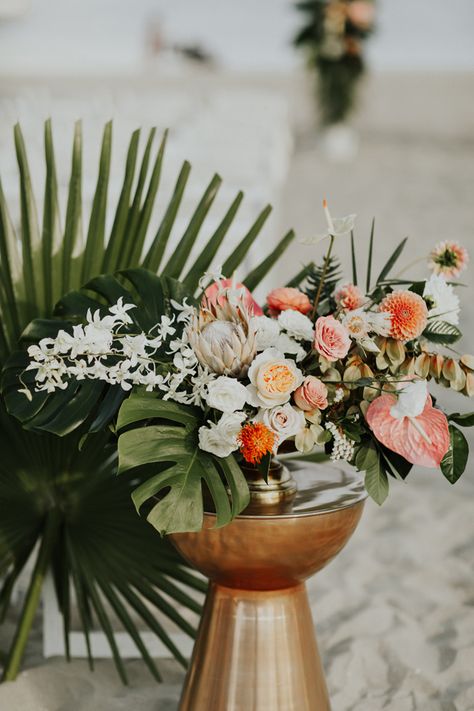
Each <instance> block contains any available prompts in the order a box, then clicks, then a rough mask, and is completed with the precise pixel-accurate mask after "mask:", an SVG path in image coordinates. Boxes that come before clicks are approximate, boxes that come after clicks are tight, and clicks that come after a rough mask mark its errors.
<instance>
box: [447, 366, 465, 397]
mask: <svg viewBox="0 0 474 711" xmlns="http://www.w3.org/2000/svg"><path fill="white" fill-rule="evenodd" d="M443 376H444V377H445V378H446V380H449V385H450V387H451V388H452V389H453V390H456V391H458V392H459V391H461V390H462V389H463V388H464V386H465V385H466V373H465V372H464V371H463V369H462V368H461V366H460V365H459V363H458V362H457V360H455V359H454V358H447V359H446V361H445V362H444V365H443Z"/></svg>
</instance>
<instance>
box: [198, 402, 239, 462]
mask: <svg viewBox="0 0 474 711" xmlns="http://www.w3.org/2000/svg"><path fill="white" fill-rule="evenodd" d="M245 417H246V415H245V413H244V412H233V413H231V414H225V415H222V417H221V419H220V420H219V422H218V423H217V424H216V423H214V422H209V427H205V426H202V427H200V428H199V448H200V449H202V450H203V451H204V452H209V453H210V454H214V455H215V456H216V457H221V458H225V457H228V456H229V454H232V452H235V450H236V449H238V447H239V443H238V441H237V437H238V436H239V432H240V430H241V429H242V422H243V421H244V420H245Z"/></svg>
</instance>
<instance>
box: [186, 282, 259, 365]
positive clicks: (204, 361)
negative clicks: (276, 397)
mask: <svg viewBox="0 0 474 711" xmlns="http://www.w3.org/2000/svg"><path fill="white" fill-rule="evenodd" d="M233 296H235V292H232V291H231V290H229V293H228V294H227V298H225V299H224V298H222V297H221V298H220V299H219V303H217V302H215V301H214V302H212V301H210V300H208V299H206V298H205V299H203V302H202V304H201V309H200V311H199V313H196V315H195V317H194V319H193V320H192V321H191V323H190V325H189V328H188V337H189V342H190V344H191V346H192V348H193V350H194V352H195V354H196V357H197V359H198V360H199V362H200V363H201V365H203V366H205V367H206V368H208V369H209V370H211V371H212V372H213V373H217V374H218V375H228V376H233V377H235V378H239V377H244V376H245V375H246V374H247V371H248V369H249V366H250V364H251V362H252V361H253V359H254V358H255V355H256V352H257V347H256V332H255V329H254V328H253V327H251V326H250V314H249V312H248V310H247V307H246V306H245V304H244V302H243V300H242V299H239V298H236V299H234V298H232V297H233Z"/></svg>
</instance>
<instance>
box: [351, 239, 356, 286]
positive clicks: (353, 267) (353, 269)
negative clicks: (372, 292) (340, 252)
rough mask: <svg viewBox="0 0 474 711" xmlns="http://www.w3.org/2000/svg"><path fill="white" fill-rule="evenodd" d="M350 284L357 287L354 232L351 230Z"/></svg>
mask: <svg viewBox="0 0 474 711" xmlns="http://www.w3.org/2000/svg"><path fill="white" fill-rule="evenodd" d="M351 262H352V283H353V284H355V285H356V286H357V260H356V255H355V245H354V231H353V230H351Z"/></svg>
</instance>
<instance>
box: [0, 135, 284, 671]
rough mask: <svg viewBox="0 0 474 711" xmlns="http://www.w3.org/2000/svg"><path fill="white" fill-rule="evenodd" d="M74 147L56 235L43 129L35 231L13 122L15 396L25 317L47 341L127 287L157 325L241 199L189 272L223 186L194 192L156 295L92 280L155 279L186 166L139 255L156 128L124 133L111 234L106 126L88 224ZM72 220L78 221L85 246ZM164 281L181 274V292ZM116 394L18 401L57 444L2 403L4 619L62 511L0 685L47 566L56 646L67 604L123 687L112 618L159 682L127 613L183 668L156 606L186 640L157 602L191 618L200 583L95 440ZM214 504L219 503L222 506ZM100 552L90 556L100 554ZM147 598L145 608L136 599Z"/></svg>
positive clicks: (153, 195) (3, 274) (213, 251)
mask: <svg viewBox="0 0 474 711" xmlns="http://www.w3.org/2000/svg"><path fill="white" fill-rule="evenodd" d="M82 143H83V140H82V128H81V124H80V122H78V123H76V125H75V128H74V139H73V145H72V159H71V173H70V180H69V188H68V194H67V202H66V206H65V210H64V227H62V225H61V220H60V207H61V206H60V205H59V198H58V186H57V177H56V176H57V171H56V159H55V152H54V145H53V132H52V127H51V122H50V121H48V122H46V124H45V163H46V180H45V185H44V196H43V214H42V216H41V222H40V216H39V215H38V212H39V211H38V209H37V203H36V200H35V197H34V194H33V187H32V185H31V178H30V173H29V168H28V160H27V152H26V147H25V144H24V140H23V136H22V133H21V129H20V127H19V126H17V127H15V146H16V152H17V159H18V167H19V175H20V206H21V225H20V229H19V231H18V232H16V231H15V229H14V227H13V221H12V219H11V217H10V214H9V210H8V206H7V202H6V199H5V196H4V193H3V191H2V188H1V184H0V314H1V319H0V365H2V366H3V365H4V364H5V363H6V361H7V360H9V359H10V361H9V368H8V369H7V370H6V371H5V374H4V386H5V388H6V390H10V389H11V388H12V387H13V381H12V377H13V373H14V370H15V368H16V367H21V362H22V357H23V356H21V354H20V355H15V356H12V353H13V351H15V349H16V347H17V346H16V344H17V342H18V339H19V337H20V335H21V333H22V332H23V331H24V330H25V327H27V326H28V323H29V322H30V321H31V320H32V319H35V320H34V321H33V322H32V323H31V324H30V325H29V326H28V328H26V330H25V332H24V341H25V342H28V339H33V340H34V339H35V338H38V337H41V334H44V333H45V332H48V329H50V332H52V331H54V329H56V330H57V328H58V326H59V323H60V319H61V318H64V317H65V316H67V317H68V318H69V317H71V318H73V317H74V315H75V316H76V317H78V316H80V315H81V314H83V313H84V309H87V308H88V307H89V306H94V305H95V307H97V304H98V302H99V306H100V305H101V304H104V303H106V302H107V301H110V300H112V299H113V300H116V299H117V298H118V295H120V294H123V293H124V292H125V293H126V295H127V298H128V297H130V299H131V298H132V294H135V295H136V293H137V290H138V292H140V290H141V291H142V292H143V290H145V292H146V293H147V294H148V297H149V298H147V303H146V308H144V310H143V313H144V318H146V319H147V320H148V323H150V324H151V321H152V320H153V319H155V321H154V322H156V314H157V313H158V312H159V310H160V308H162V306H163V304H162V301H161V299H162V298H163V290H165V291H166V290H168V291H167V293H170V292H169V290H170V289H175V293H176V294H177V295H178V294H179V298H182V297H183V295H184V294H185V293H188V294H192V292H193V291H194V290H195V289H196V288H197V282H198V279H199V276H200V275H201V273H202V271H204V270H205V269H207V268H208V267H209V266H210V264H211V262H212V260H213V258H214V257H215V256H216V255H217V253H218V252H219V251H220V250H221V248H222V246H223V244H224V242H225V239H224V238H225V235H226V233H227V231H228V229H229V228H230V226H231V225H232V223H233V222H234V219H235V217H236V214H237V210H238V208H239V206H240V204H241V202H242V199H243V195H242V193H239V194H238V196H237V198H236V199H235V200H234V201H233V202H232V204H231V205H230V207H229V208H228V210H227V212H226V214H225V216H224V218H223V219H222V221H221V223H220V224H219V226H218V227H217V229H214V231H213V232H212V233H211V234H209V236H208V238H207V247H206V248H205V250H204V251H203V253H202V256H201V257H199V258H198V260H197V261H196V262H195V263H194V264H188V262H189V259H188V257H189V252H190V249H191V247H192V246H193V245H194V244H195V243H196V240H197V239H198V237H200V236H201V235H202V234H203V233H205V232H206V230H207V228H206V220H207V216H208V214H209V212H210V210H211V208H212V204H213V202H214V198H215V196H216V191H217V189H218V186H219V184H220V178H218V177H217V176H215V177H214V178H213V179H212V180H211V182H210V184H209V186H208V188H207V189H206V191H204V194H203V197H202V198H201V200H198V203H197V206H196V208H195V210H194V213H193V214H192V217H191V219H190V221H189V223H188V227H187V228H186V231H185V232H184V234H183V235H182V238H181V241H180V242H178V248H177V249H176V251H175V252H174V253H171V256H169V257H168V261H167V263H166V267H165V268H164V270H162V273H163V275H164V278H163V279H162V280H161V283H162V289H161V290H160V288H157V287H156V281H155V280H154V277H153V274H150V272H149V271H143V270H139V271H136V272H133V271H132V272H130V271H129V272H128V283H127V281H126V279H125V278H123V277H120V278H119V279H115V278H113V277H107V276H102V277H100V276H99V275H100V274H107V273H109V274H110V273H113V272H116V271H117V270H130V268H131V267H135V268H137V267H145V268H146V269H148V270H151V271H153V272H156V271H158V269H159V268H160V266H161V264H162V262H163V259H164V257H165V256H166V253H167V250H168V248H169V240H170V236H171V234H172V232H173V228H174V227H175V224H176V221H177V219H178V218H180V216H181V212H182V205H183V197H184V195H185V189H186V185H187V182H188V178H189V174H190V170H191V166H190V164H189V163H187V162H185V163H184V164H183V167H182V168H181V170H180V172H179V175H178V178H177V181H176V185H175V189H174V191H173V193H172V195H171V198H170V200H169V202H168V204H167V205H166V206H165V207H164V210H163V215H162V217H161V221H160V224H159V227H158V229H157V232H156V234H155V236H154V238H153V239H151V240H150V247H149V249H148V250H145V245H146V244H147V241H148V240H147V237H148V232H149V226H150V223H151V217H152V214H153V212H154V205H155V202H156V199H157V197H158V193H159V183H160V175H161V172H162V165H163V161H164V152H165V144H166V134H165V135H164V137H163V139H162V141H161V143H160V145H159V146H158V148H157V150H156V151H155V149H154V143H155V130H154V129H152V131H151V132H150V134H149V135H148V138H147V141H146V146H145V149H144V152H143V154H142V155H141V156H140V145H139V143H140V132H139V131H135V132H134V133H133V134H132V136H131V139H130V143H129V147H128V153H127V158H126V163H125V166H124V176H123V183H122V187H121V191H120V194H119V196H118V199H117V202H116V205H115V208H114V210H113V212H114V214H113V216H112V217H113V219H112V220H111V223H112V228H111V232H110V234H106V232H105V230H106V224H107V223H108V220H107V219H106V217H107V211H108V209H109V207H108V204H110V196H109V180H110V159H111V151H112V126H111V124H107V125H106V126H105V128H104V134H103V141H102V147H101V152H100V157H99V171H98V176H97V183H96V188H95V193H94V196H93V200H92V210H91V214H90V216H89V217H87V215H86V216H84V212H83V204H82V202H83V201H82V175H83V167H82ZM270 209H271V208H270V207H266V208H265V209H264V210H263V212H262V213H261V214H260V215H259V216H258V217H257V219H256V222H255V223H254V224H253V225H252V227H251V228H250V229H249V230H248V231H247V233H246V234H245V235H244V237H243V239H242V241H241V242H240V244H239V245H238V246H237V248H236V249H235V250H234V251H233V252H232V253H231V254H230V255H224V256H225V257H226V261H225V268H226V270H227V271H228V272H229V273H233V272H234V271H235V270H236V269H238V268H239V266H240V264H241V262H242V260H243V259H244V257H245V256H246V254H247V252H248V250H249V249H250V247H251V245H252V244H253V242H254V240H255V239H256V238H257V236H258V234H259V233H260V231H261V229H262V227H263V225H264V223H265V221H266V218H267V216H268V214H269V212H270ZM83 222H84V223H85V224H87V233H86V238H85V240H84V237H83ZM40 224H41V228H40ZM289 241H290V238H289V236H288V235H287V236H286V237H285V238H284V240H283V241H282V242H281V243H279V244H278V245H277V246H276V248H275V251H274V252H273V253H272V254H271V255H269V256H268V257H266V258H265V260H264V262H262V265H260V268H259V269H258V270H257V271H256V272H254V273H252V274H250V275H249V279H250V281H251V283H252V285H254V286H256V285H257V283H258V282H259V281H260V279H261V278H263V276H264V275H265V273H266V271H267V269H269V268H270V267H271V266H272V265H273V264H274V262H275V261H276V259H277V258H278V257H279V256H280V255H281V253H282V252H283V250H284V247H286V245H287V244H288V243H289ZM19 246H20V247H19ZM170 277H174V278H175V279H182V280H183V281H184V286H183V285H180V284H178V283H177V282H174V281H173V279H171V278H170ZM155 279H156V278H155ZM84 283H87V284H88V290H86V291H81V292H79V291H77V290H78V289H79V287H80V286H81V284H84ZM71 292H72V293H71ZM91 294H92V295H91ZM63 295H67V296H65V297H64V298H63V299H62V300H61V302H60V304H59V306H58V308H57V309H56V316H55V319H54V320H53V321H52V320H51V318H52V316H53V313H52V308H53V305H54V304H55V303H57V302H58V300H59V299H60V298H61V297H63ZM58 319H59V320H58ZM154 322H153V323H154ZM23 362H24V361H23ZM92 385H93V384H92ZM97 399H99V400H100V404H101V407H99V408H98V411H97V412H96V413H95V416H94V417H93V418H92V421H88V423H87V426H88V429H89V430H90V431H92V432H98V434H97V435H94V436H93V437H89V438H88V439H87V440H86V441H85V442H84V440H83V433H84V431H85V430H84V423H83V420H82V419H81V417H80V416H78V412H79V413H80V412H81V411H82V410H83V409H89V408H91V407H92V404H93V403H94V402H96V401H97ZM122 399H123V394H122V393H118V392H117V391H116V390H115V391H114V390H113V389H111V390H109V391H108V392H107V393H102V392H101V390H100V388H99V389H97V388H94V387H92V388H89V389H87V388H84V389H82V388H81V389H80V390H78V391H77V392H74V393H71V392H67V393H64V395H63V397H62V398H61V399H60V400H58V401H55V402H52V401H49V400H48V398H47V397H46V398H39V399H38V400H36V401H35V406H34V407H35V408H36V409H35V411H34V413H33V411H32V410H31V409H30V410H29V409H28V408H29V405H28V404H27V403H26V402H23V403H22V404H21V406H20V405H18V409H16V410H15V412H16V415H17V416H19V418H20V419H24V420H25V421H28V420H29V419H31V418H32V417H33V414H34V415H35V416H37V418H38V419H37V424H38V428H39V426H40V425H41V423H42V424H43V425H44V424H46V425H47V428H49V429H50V431H51V432H56V431H60V430H61V431H63V432H64V430H65V429H66V431H68V432H69V434H66V435H65V436H64V437H62V438H59V437H57V436H55V435H54V434H48V433H45V432H44V431H43V432H42V433H41V434H38V433H37V432H36V431H33V430H24V429H22V428H21V426H20V425H19V423H18V422H17V420H15V419H13V418H12V417H11V415H9V414H8V413H7V412H6V410H5V409H4V408H3V406H2V407H1V408H0V425H1V427H0V442H1V444H2V462H1V463H0V576H1V577H2V578H3V585H2V588H1V591H0V614H1V615H2V616H4V615H5V614H6V611H7V610H8V607H9V604H10V597H11V592H12V590H13V587H14V585H15V583H16V581H17V580H18V576H19V574H20V572H21V571H22V569H23V568H24V565H25V564H26V561H27V560H28V558H29V557H30V555H31V554H32V552H33V550H34V549H35V547H36V544H37V542H38V541H44V540H45V534H46V532H47V531H48V530H49V529H48V523H47V522H48V521H49V520H50V519H49V517H48V515H47V512H48V511H51V510H53V511H55V512H59V520H58V521H56V523H55V527H54V529H53V534H52V535H51V536H50V537H49V534H48V545H47V546H46V547H45V546H43V548H42V549H41V550H44V554H43V555H42V557H41V560H39V561H37V567H36V568H35V573H34V574H33V576H32V578H31V590H32V594H31V595H29V596H28V598H27V601H26V603H25V606H24V609H23V612H22V615H21V619H20V623H19V627H18V629H17V633H16V635H15V637H14V640H13V642H12V646H11V649H10V653H9V655H8V659H7V662H6V666H5V670H4V677H5V678H14V676H15V675H16V674H17V672H18V669H19V665H20V660H21V656H22V653H23V650H24V646H25V644H26V639H27V636H28V631H29V627H30V625H31V622H32V620H33V617H34V614H35V610H36V605H37V604H38V600H39V590H40V588H41V581H42V577H43V575H44V572H45V570H46V569H47V568H51V569H52V571H53V575H54V580H55V587H56V594H57V597H58V602H59V606H60V609H61V610H62V614H63V622H64V633H65V645H66V650H68V642H67V640H68V634H69V631H70V627H71V605H72V600H73V599H75V601H76V605H77V608H78V612H79V617H80V620H81V625H82V629H83V631H84V635H85V638H86V646H87V648H88V650H89V656H90V663H91V666H92V664H93V659H92V654H91V648H90V639H89V637H90V632H91V630H92V629H93V627H94V625H96V624H99V625H100V626H101V627H102V629H103V630H104V632H105V633H106V635H107V637H108V639H109V643H110V645H111V648H112V650H113V653H114V658H115V661H116V664H117V668H118V670H119V672H120V674H121V676H122V678H123V679H124V680H125V676H124V673H123V667H122V664H121V660H120V655H119V653H118V650H117V648H116V646H115V643H114V639H113V631H112V630H113V627H112V623H111V619H112V618H111V615H115V616H116V617H117V618H118V619H119V620H120V621H121V623H122V626H123V627H124V628H125V629H126V630H127V631H128V632H129V633H130V635H131V637H132V639H134V640H135V643H136V644H137V646H138V647H139V649H140V651H141V653H142V655H143V658H144V660H145V662H146V663H147V664H148V666H149V668H150V671H151V672H152V673H153V674H154V675H155V677H157V678H158V672H157V670H156V668H155V665H154V664H153V663H152V662H151V660H150V658H149V655H148V653H147V652H146V650H145V649H144V648H143V645H142V644H141V643H140V641H139V638H138V637H137V634H138V633H137V630H136V628H135V622H134V621H133V619H132V618H131V617H130V610H133V611H134V614H136V615H138V617H140V618H141V620H142V621H143V622H144V623H145V624H146V626H147V627H149V628H150V629H151V630H152V631H154V632H155V633H156V634H157V635H158V636H159V637H160V639H161V640H162V641H163V642H164V643H165V644H167V646H168V648H169V649H170V652H171V653H172V654H174V655H175V656H176V658H177V659H179V661H181V662H182V663H184V662H185V660H184V659H183V657H182V654H181V653H180V651H179V649H177V648H176V646H175V645H174V643H173V641H172V638H171V636H170V634H169V633H168V631H167V630H166V628H165V626H164V625H162V624H161V623H160V622H159V621H158V620H157V619H156V618H155V611H157V612H158V614H161V615H162V616H163V617H164V618H167V619H168V620H169V621H170V622H172V623H173V624H175V625H177V626H178V627H179V628H180V629H182V630H183V631H185V632H186V633H187V634H190V635H193V634H194V627H193V625H190V624H189V622H188V621H187V619H186V617H185V615H183V614H181V612H180V610H179V609H177V608H176V606H175V605H173V604H170V603H169V602H168V601H167V600H166V596H167V595H168V596H170V595H172V596H173V597H174V599H175V600H177V601H178V602H179V604H180V605H182V606H184V608H187V609H188V610H189V611H191V612H193V613H194V614H195V613H197V612H199V610H200V595H201V594H202V592H203V590H204V589H205V583H204V581H203V580H202V579H201V578H200V577H198V576H197V575H195V574H194V573H193V572H192V571H191V570H190V569H189V568H188V567H187V565H186V564H185V563H184V562H183V561H182V560H181V559H180V557H179V556H178V554H177V553H176V552H175V551H174V550H173V549H172V548H171V547H170V546H169V545H168V543H167V542H166V540H160V539H159V538H158V536H156V533H155V532H154V531H153V529H152V528H151V526H149V525H148V524H147V523H146V522H145V521H144V520H142V519H140V517H138V516H137V515H136V513H135V511H134V508H133V504H132V501H131V492H132V489H133V488H134V486H136V484H137V477H138V480H139V481H138V483H139V484H140V483H144V480H143V482H140V473H139V471H138V470H137V471H135V470H134V471H133V472H132V473H133V476H132V473H131V474H128V473H127V472H125V473H123V474H122V475H121V476H120V477H118V478H117V477H115V473H116V466H117V465H116V457H117V452H116V449H115V447H110V446H109V438H108V436H107V435H105V434H101V431H103V430H104V428H106V426H107V424H108V422H109V420H110V418H111V416H112V415H113V414H114V413H115V412H116V411H117V410H118V408H119V406H120V404H121V402H122ZM25 400H26V399H25ZM111 413H112V414H111ZM65 425H66V428H65ZM134 429H135V430H136V429H137V428H136V426H135V425H134V426H133V427H132V432H133V431H134ZM137 431H138V430H137ZM80 443H82V449H80V447H79V444H80ZM230 466H231V465H230ZM217 476H218V478H219V481H220V479H221V477H224V479H226V480H227V482H228V485H229V488H230V489H231V491H232V492H233V496H232V506H231V514H233V515H235V512H237V511H238V510H240V509H241V507H242V506H243V505H244V503H245V490H244V488H243V487H242V485H241V482H240V483H239V480H238V472H237V471H236V470H235V468H234V469H233V470H232V471H230V470H227V471H225V470H224V471H222V472H219V473H218V475H217ZM216 481H217V479H216ZM208 483H209V482H208ZM213 486H214V492H215V493H216V492H217V494H216V495H218V497H219V500H220V501H222V502H223V500H224V498H223V497H224V494H223V492H222V488H221V486H222V485H219V484H217V483H214V482H213ZM225 496H226V497H227V494H225ZM226 500H227V501H228V499H226ZM227 506H229V504H227ZM222 507H224V508H225V504H224V503H222V505H221V508H222ZM224 518H225V517H224ZM222 520H224V519H222ZM97 551H100V556H98V554H97ZM183 586H184V588H183ZM33 593H34V594H33ZM144 600H147V604H145V603H144ZM150 605H151V608H150Z"/></svg>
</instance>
